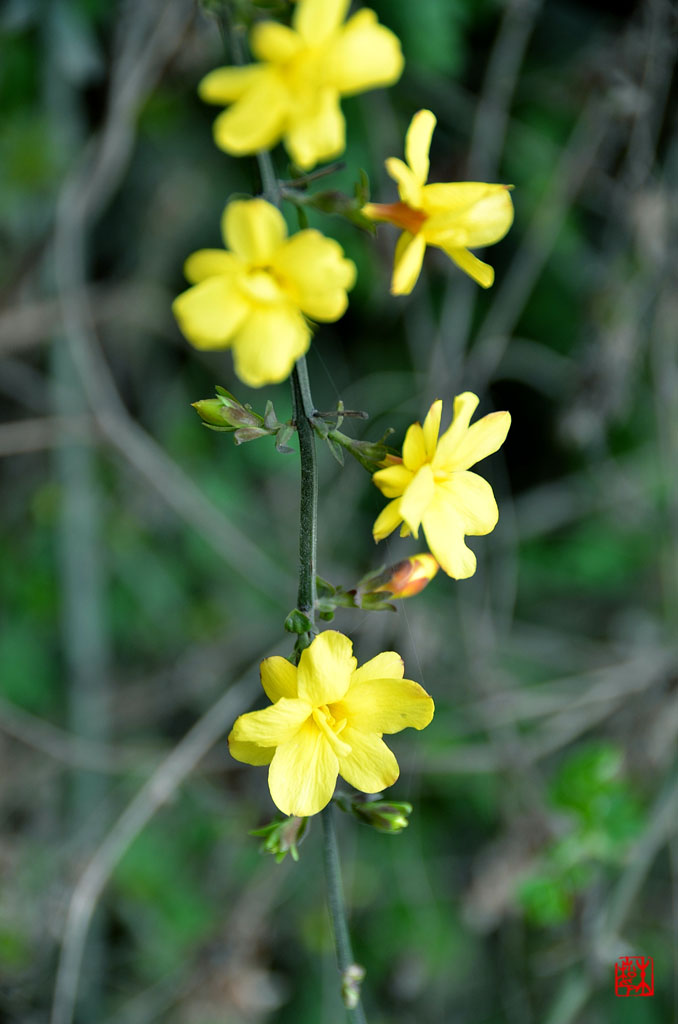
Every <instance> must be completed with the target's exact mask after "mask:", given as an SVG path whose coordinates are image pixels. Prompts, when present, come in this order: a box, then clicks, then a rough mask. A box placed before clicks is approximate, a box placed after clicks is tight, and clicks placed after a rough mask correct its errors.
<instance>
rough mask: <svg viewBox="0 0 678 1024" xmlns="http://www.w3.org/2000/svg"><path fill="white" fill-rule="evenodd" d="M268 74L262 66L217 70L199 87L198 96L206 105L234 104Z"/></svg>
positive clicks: (205, 78)
mask: <svg viewBox="0 0 678 1024" xmlns="http://www.w3.org/2000/svg"><path fill="white" fill-rule="evenodd" d="M266 74H267V69H266V68H264V67H262V66H261V64H246V65H245V66H244V67H240V68H238V67H230V68H215V69H214V71H210V73H209V74H208V75H205V77H204V78H203V79H202V81H201V82H200V84H199V85H198V95H199V96H200V99H201V100H204V102H205V103H232V102H233V100H237V99H240V97H241V96H243V95H244V94H245V93H246V92H247V91H248V89H251V88H252V87H253V86H254V85H256V84H258V83H259V82H260V80H261V79H262V78H265V77H266Z"/></svg>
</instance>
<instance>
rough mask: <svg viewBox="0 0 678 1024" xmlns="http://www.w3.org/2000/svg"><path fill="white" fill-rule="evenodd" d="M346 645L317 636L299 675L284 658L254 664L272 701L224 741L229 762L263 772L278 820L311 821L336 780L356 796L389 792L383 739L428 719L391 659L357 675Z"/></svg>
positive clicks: (418, 693) (388, 755)
mask: <svg viewBox="0 0 678 1024" xmlns="http://www.w3.org/2000/svg"><path fill="white" fill-rule="evenodd" d="M352 651H353V645H352V643H351V641H350V640H349V639H348V637H346V636H344V635H343V634H342V633H337V632H336V631H335V630H331V629H329V630H325V632H323V633H320V634H319V635H318V636H317V637H316V638H315V639H314V640H313V642H312V643H311V645H310V647H307V648H306V650H305V651H303V653H302V655H301V658H300V659H299V667H298V668H295V667H294V665H292V664H290V662H289V661H287V659H286V658H280V657H273V658H266V659H265V661H262V663H261V684H262V686H263V688H264V690H265V691H266V695H267V697H269V699H270V700H271V702H272V703H271V705H270V707H267V708H265V709H264V710H263V711H251V712H250V713H249V714H246V715H241V716H240V718H238V719H237V721H236V723H235V725H234V726H233V730H232V732H231V734H230V736H229V737H228V745H229V749H230V751H231V754H232V756H233V757H234V758H235V759H236V760H237V761H244V762H245V763H246V764H255V765H259V764H268V765H270V767H269V770H268V785H269V789H270V791H271V796H272V797H273V802H274V803H275V805H276V807H279V808H280V810H281V811H282V812H283V813H284V814H296V815H299V816H300V817H307V816H308V815H310V814H317V813H318V811H321V810H322V809H323V807H325V806H326V804H328V803H329V802H330V800H331V799H332V794H333V793H334V787H335V785H336V782H337V775H341V777H342V778H343V779H345V780H346V781H347V782H349V783H350V784H351V785H352V786H355V788H356V789H359V790H361V791H362V792H363V793H379V792H380V791H381V790H382V789H385V788H386V787H387V786H391V785H393V783H394V782H395V781H396V779H397V778H398V775H399V769H398V762H397V761H396V759H395V757H394V756H393V754H392V752H391V751H390V750H389V748H388V747H387V746H386V744H385V743H384V741H383V740H382V738H381V737H382V734H383V733H385V732H386V733H392V732H400V730H401V729H405V728H407V727H408V726H411V727H412V728H414V729H423V728H424V727H425V726H427V725H428V724H429V722H430V721H431V719H432V718H433V701H432V700H431V698H430V697H429V695H428V694H427V693H426V691H425V690H423V689H422V688H421V686H419V684H418V683H415V682H412V680H410V679H403V671H404V666H403V662H402V659H401V658H400V655H398V654H395V653H394V652H393V651H386V652H385V653H384V654H378V655H377V657H376V658H372V660H371V661H368V662H366V663H365V664H364V665H363V666H362V667H361V668H357V662H356V659H355V658H354V657H353V654H352Z"/></svg>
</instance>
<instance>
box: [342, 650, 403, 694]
mask: <svg viewBox="0 0 678 1024" xmlns="http://www.w3.org/2000/svg"><path fill="white" fill-rule="evenodd" d="M404 674H405V663H404V661H403V659H402V658H401V657H400V655H399V654H397V653H396V652H395V651H382V653H381V654H377V656H376V657H375V658H370V660H369V661H366V662H365V664H364V665H361V666H360V668H357V669H356V670H355V672H354V673H353V675H352V676H351V685H350V686H349V690H350V689H351V687H353V686H360V685H362V684H363V683H365V682H367V681H368V679H402V678H403V675H404Z"/></svg>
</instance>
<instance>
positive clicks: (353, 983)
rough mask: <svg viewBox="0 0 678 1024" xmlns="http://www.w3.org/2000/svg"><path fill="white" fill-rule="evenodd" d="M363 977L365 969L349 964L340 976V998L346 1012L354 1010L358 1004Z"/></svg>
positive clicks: (358, 965)
mask: <svg viewBox="0 0 678 1024" xmlns="http://www.w3.org/2000/svg"><path fill="white" fill-rule="evenodd" d="M364 977H365V968H364V967H362V966H361V965H360V964H349V965H348V967H347V968H346V970H345V971H343V972H342V975H341V997H342V999H343V1000H344V1006H345V1007H346V1009H347V1010H355V1008H356V1006H357V1005H358V1003H359V1002H360V985H361V983H362V981H363V979H364Z"/></svg>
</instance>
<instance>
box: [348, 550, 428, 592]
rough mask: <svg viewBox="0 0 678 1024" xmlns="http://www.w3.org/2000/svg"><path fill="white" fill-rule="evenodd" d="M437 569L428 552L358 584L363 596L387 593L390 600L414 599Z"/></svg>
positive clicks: (405, 560) (391, 566) (407, 559)
mask: <svg viewBox="0 0 678 1024" xmlns="http://www.w3.org/2000/svg"><path fill="white" fill-rule="evenodd" d="M439 568H440V566H439V565H438V563H437V562H436V560H435V558H434V557H433V555H429V554H428V552H427V553H425V554H421V555H410V557H409V558H404V559H403V560H402V562H396V564H395V565H390V566H388V568H387V569H383V570H382V571H380V572H379V573H377V574H372V575H370V576H366V577H365V578H364V579H363V580H362V581H361V583H360V591H361V593H363V594H381V593H387V594H388V595H389V597H390V598H391V599H394V598H401V597H414V595H415V594H419V593H421V591H422V590H423V589H424V587H425V586H427V585H428V584H429V583H430V582H431V580H432V579H433V577H434V576H435V574H436V573H437V572H438V569H439Z"/></svg>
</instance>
